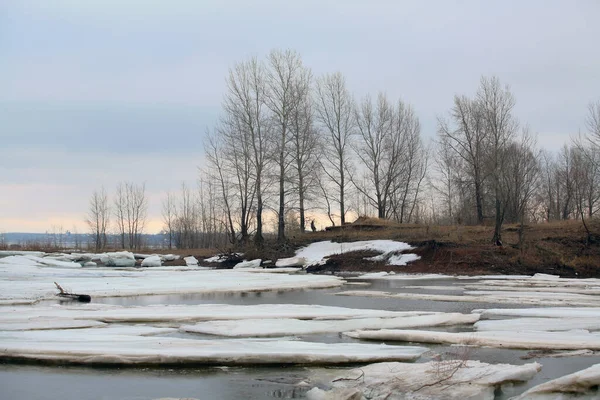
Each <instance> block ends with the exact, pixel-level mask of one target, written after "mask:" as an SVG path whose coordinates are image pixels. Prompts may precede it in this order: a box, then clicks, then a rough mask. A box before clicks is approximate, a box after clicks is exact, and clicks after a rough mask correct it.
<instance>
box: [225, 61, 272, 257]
mask: <svg viewBox="0 0 600 400" xmlns="http://www.w3.org/2000/svg"><path fill="white" fill-rule="evenodd" d="M266 90H267V88H266V78H265V68H264V66H263V64H262V63H260V62H259V61H258V60H257V59H256V58H251V59H250V60H248V61H245V62H241V63H238V64H236V65H235V66H234V67H233V68H232V69H231V70H230V71H229V77H228V79H227V93H226V94H225V99H224V100H223V108H224V111H225V114H226V115H227V116H228V118H229V119H230V120H231V123H232V124H234V126H235V127H236V129H239V131H240V133H242V134H243V135H246V137H247V139H248V141H247V142H248V143H249V144H250V145H251V148H250V150H251V154H250V158H249V161H250V163H251V165H252V167H253V169H254V188H255V191H256V233H255V236H254V240H255V242H256V244H257V245H258V246H261V245H262V243H263V240H264V238H263V210H264V199H263V190H264V185H265V183H264V178H265V173H266V170H267V168H268V162H269V159H268V156H269V154H270V146H271V144H270V143H269V126H268V123H269V121H268V113H267V107H266V106H265V96H266Z"/></svg>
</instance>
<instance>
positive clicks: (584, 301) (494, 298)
mask: <svg viewBox="0 0 600 400" xmlns="http://www.w3.org/2000/svg"><path fill="white" fill-rule="evenodd" d="M386 278H387V277H384V278H383V279H386ZM361 279H362V278H361ZM377 279H378V278H377ZM393 279H397V278H393ZM336 295H339V296H363V297H383V298H393V299H414V300H430V301H452V302H471V303H498V304H531V305H547V306H561V305H572V306H595V305H600V297H593V296H584V295H581V296H578V297H573V296H569V297H567V296H565V297H564V298H563V296H558V295H554V296H548V295H545V296H543V295H539V294H536V293H520V295H517V294H515V295H503V294H495V292H490V293H489V294H486V293H480V294H478V295H449V294H426V293H394V292H381V291H375V290H373V291H367V290H349V291H345V292H339V293H336Z"/></svg>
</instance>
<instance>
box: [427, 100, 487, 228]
mask: <svg viewBox="0 0 600 400" xmlns="http://www.w3.org/2000/svg"><path fill="white" fill-rule="evenodd" d="M450 115H451V118H452V121H453V126H452V125H449V124H448V123H447V122H446V121H444V120H443V119H439V120H438V132H439V135H440V138H441V139H442V140H446V143H447V144H448V146H450V148H451V149H452V150H453V151H454V153H455V154H456V155H458V156H459V157H460V158H461V159H462V160H463V162H464V166H465V167H466V168H467V171H466V172H467V174H466V175H467V176H468V177H469V180H470V184H471V185H472V187H473V196H474V199H475V207H476V213H477V217H476V219H477V222H478V223H479V224H482V223H483V217H484V182H485V178H486V171H485V168H486V166H485V163H486V154H485V147H486V142H487V134H488V131H487V130H486V129H485V124H484V119H483V113H482V110H481V108H480V107H479V104H478V102H477V101H476V100H472V99H469V98H467V97H466V96H455V97H454V107H453V108H452V111H451V113H450Z"/></svg>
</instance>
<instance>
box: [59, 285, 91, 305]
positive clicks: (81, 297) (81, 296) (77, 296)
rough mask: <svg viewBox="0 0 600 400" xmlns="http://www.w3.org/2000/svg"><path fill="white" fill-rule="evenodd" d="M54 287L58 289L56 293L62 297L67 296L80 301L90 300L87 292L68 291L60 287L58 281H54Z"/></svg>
mask: <svg viewBox="0 0 600 400" xmlns="http://www.w3.org/2000/svg"><path fill="white" fill-rule="evenodd" d="M54 284H55V285H56V288H57V289H58V290H59V293H57V294H56V295H57V296H59V297H63V298H68V299H71V300H75V301H79V302H82V303H89V302H90V301H92V297H91V296H90V295H89V294H77V293H69V292H67V291H66V290H64V289H63V288H62V286H60V285H59V284H58V283H56V282H54Z"/></svg>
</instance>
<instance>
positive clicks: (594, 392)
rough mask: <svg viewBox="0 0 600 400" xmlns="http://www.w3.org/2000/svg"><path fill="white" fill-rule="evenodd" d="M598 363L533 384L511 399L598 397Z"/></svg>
mask: <svg viewBox="0 0 600 400" xmlns="http://www.w3.org/2000/svg"><path fill="white" fill-rule="evenodd" d="M598 386H600V364H596V365H593V366H591V367H589V368H586V369H584V370H582V371H578V372H575V373H573V374H569V375H565V376H562V377H560V378H557V379H553V380H551V381H549V382H545V383H542V384H541V385H537V386H534V387H533V388H531V389H529V390H528V391H526V392H525V393H523V394H521V395H520V396H517V397H513V398H512V399H511V400H552V399H555V400H569V399H573V400H575V399H577V400H596V399H600V389H598Z"/></svg>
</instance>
